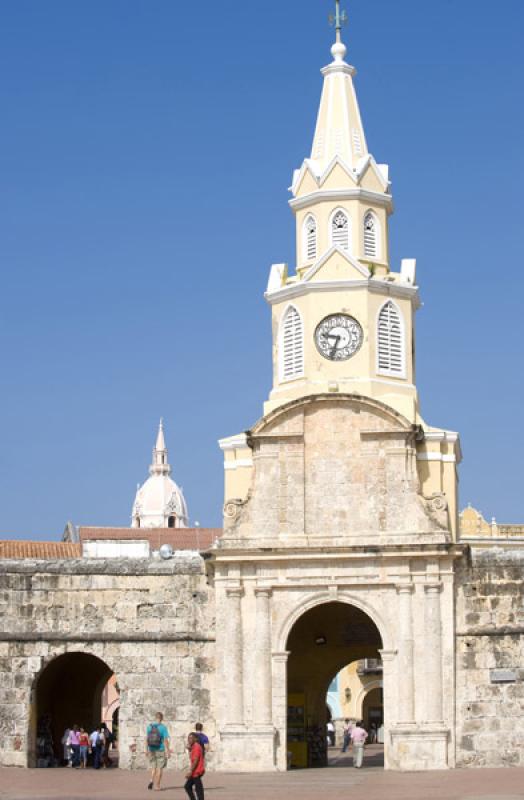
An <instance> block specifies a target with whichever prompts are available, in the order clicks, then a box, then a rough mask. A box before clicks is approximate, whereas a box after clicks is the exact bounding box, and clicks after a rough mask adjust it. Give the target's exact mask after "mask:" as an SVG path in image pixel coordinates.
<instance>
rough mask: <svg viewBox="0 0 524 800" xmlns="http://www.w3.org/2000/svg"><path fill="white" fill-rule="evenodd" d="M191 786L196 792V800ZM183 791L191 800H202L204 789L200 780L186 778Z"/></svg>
mask: <svg viewBox="0 0 524 800" xmlns="http://www.w3.org/2000/svg"><path fill="white" fill-rule="evenodd" d="M193 786H194V787H195V791H196V798H195V795H194V793H193ZM184 789H185V790H186V792H187V795H188V797H190V798H191V800H204V787H203V786H202V778H188V779H187V781H186V782H185V784H184Z"/></svg>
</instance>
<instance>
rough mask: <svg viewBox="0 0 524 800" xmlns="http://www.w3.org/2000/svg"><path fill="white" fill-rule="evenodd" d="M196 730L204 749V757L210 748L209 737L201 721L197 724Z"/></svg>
mask: <svg viewBox="0 0 524 800" xmlns="http://www.w3.org/2000/svg"><path fill="white" fill-rule="evenodd" d="M195 732H196V735H197V736H198V741H199V742H200V744H201V745H202V750H203V751H204V758H205V756H206V754H207V751H208V750H209V738H208V737H207V736H206V734H205V733H204V726H203V725H202V723H201V722H197V724H196V725H195Z"/></svg>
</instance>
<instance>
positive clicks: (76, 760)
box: [69, 725, 80, 769]
mask: <svg viewBox="0 0 524 800" xmlns="http://www.w3.org/2000/svg"><path fill="white" fill-rule="evenodd" d="M69 744H70V745H71V753H72V759H71V765H72V766H73V767H75V769H78V767H79V766H80V730H79V728H78V725H73V727H72V728H71V730H70V732H69Z"/></svg>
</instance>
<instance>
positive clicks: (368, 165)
mask: <svg viewBox="0 0 524 800" xmlns="http://www.w3.org/2000/svg"><path fill="white" fill-rule="evenodd" d="M358 183H359V185H360V186H361V187H362V188H363V189H367V190H368V191H370V192H385V191H386V190H387V188H388V185H389V184H388V181H387V180H386V178H385V177H384V175H383V173H382V172H381V170H380V169H379V167H378V164H377V162H376V161H375V159H374V158H373V156H372V155H367V156H366V157H365V158H364V159H363V160H362V163H360V164H359V165H358Z"/></svg>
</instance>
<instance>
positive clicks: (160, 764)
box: [146, 711, 171, 792]
mask: <svg viewBox="0 0 524 800" xmlns="http://www.w3.org/2000/svg"><path fill="white" fill-rule="evenodd" d="M163 719H164V715H163V714H162V713H161V712H160V711H158V712H157V713H156V714H155V722H152V723H151V724H150V725H148V726H147V731H146V743H147V748H146V755H147V756H148V758H149V764H150V765H151V780H150V782H149V783H148V785H147V788H148V789H155V791H157V792H159V791H160V782H161V780H162V772H163V770H164V769H165V767H166V766H167V759H168V758H169V756H170V755H171V748H170V746H169V731H168V729H167V728H166V726H165V725H164V724H163V722H162V720H163Z"/></svg>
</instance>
